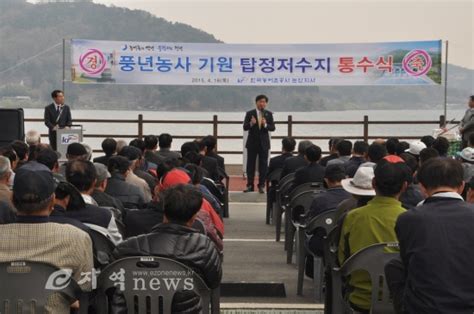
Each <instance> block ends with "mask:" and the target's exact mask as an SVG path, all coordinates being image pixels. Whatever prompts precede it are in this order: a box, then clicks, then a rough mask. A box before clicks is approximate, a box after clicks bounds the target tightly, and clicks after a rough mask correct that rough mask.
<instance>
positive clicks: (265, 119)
mask: <svg viewBox="0 0 474 314" xmlns="http://www.w3.org/2000/svg"><path fill="white" fill-rule="evenodd" d="M255 104H256V107H257V108H256V109H253V110H250V111H247V113H246V115H245V119H244V131H248V137H247V143H246V144H245V147H246V148H247V188H246V189H245V191H244V192H253V191H254V186H253V184H254V177H255V162H256V160H257V156H258V172H259V178H258V191H259V192H260V193H264V187H265V177H266V175H267V166H268V153H269V150H270V134H269V133H268V132H273V131H275V124H274V122H273V114H272V112H271V111H268V110H266V109H265V108H266V107H267V104H268V97H267V96H265V95H258V96H257V97H256V98H255Z"/></svg>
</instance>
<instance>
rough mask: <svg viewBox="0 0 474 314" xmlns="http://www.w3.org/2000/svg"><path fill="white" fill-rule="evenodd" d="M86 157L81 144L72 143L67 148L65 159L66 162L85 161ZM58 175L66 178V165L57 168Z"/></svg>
mask: <svg viewBox="0 0 474 314" xmlns="http://www.w3.org/2000/svg"><path fill="white" fill-rule="evenodd" d="M87 156H88V153H87V150H86V148H85V147H84V145H82V144H81V143H72V144H69V145H68V146H67V151H66V158H67V161H68V162H70V161H73V160H87ZM59 173H60V174H61V175H62V176H63V177H65V176H66V163H64V164H62V165H61V166H60V167H59Z"/></svg>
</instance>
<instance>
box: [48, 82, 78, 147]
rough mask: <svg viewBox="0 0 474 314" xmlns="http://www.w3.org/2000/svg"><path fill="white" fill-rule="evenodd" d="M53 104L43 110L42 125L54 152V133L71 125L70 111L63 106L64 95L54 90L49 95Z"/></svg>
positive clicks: (67, 107)
mask: <svg viewBox="0 0 474 314" xmlns="http://www.w3.org/2000/svg"><path fill="white" fill-rule="evenodd" d="M51 97H52V98H53V103H51V104H50V105H48V106H46V107H45V108H44V124H46V126H47V127H48V137H49V144H50V145H51V147H52V148H53V149H54V150H56V149H57V147H56V131H57V130H58V129H63V128H65V127H70V126H71V125H72V118H71V109H70V108H69V106H68V105H65V104H64V93H63V92H62V91H60V90H55V91H53V92H52V93H51Z"/></svg>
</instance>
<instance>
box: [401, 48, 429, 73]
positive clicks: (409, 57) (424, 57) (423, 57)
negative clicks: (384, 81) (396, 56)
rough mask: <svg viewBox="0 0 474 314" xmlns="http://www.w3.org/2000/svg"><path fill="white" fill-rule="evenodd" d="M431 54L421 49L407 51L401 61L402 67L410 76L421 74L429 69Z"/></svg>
mask: <svg viewBox="0 0 474 314" xmlns="http://www.w3.org/2000/svg"><path fill="white" fill-rule="evenodd" d="M431 65H432V61H431V56H430V55H429V54H428V52H426V51H425V50H422V49H414V50H412V51H410V52H409V53H407V54H406V55H405V57H404V58H403V61H402V66H403V69H404V70H405V72H406V73H408V74H409V75H411V76H421V75H424V74H426V73H428V72H429V70H430V69H431Z"/></svg>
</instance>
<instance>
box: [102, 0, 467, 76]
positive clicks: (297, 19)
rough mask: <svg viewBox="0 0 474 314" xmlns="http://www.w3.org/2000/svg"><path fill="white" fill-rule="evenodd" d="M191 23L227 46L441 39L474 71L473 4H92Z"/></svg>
mask: <svg viewBox="0 0 474 314" xmlns="http://www.w3.org/2000/svg"><path fill="white" fill-rule="evenodd" d="M94 2H95V3H102V4H106V5H111V4H113V5H115V6H120V7H127V8H130V9H142V10H146V11H149V12H151V13H152V14H154V15H156V16H159V17H163V18H165V19H167V20H169V21H173V22H181V23H186V24H189V25H191V26H193V27H196V28H199V29H202V30H204V31H206V32H208V33H211V34H213V35H214V36H215V37H216V38H217V39H220V40H222V41H224V42H226V43H262V44H265V43H283V44H286V43H288V44H290V43H348V42H361V43H363V42H384V41H405V40H407V41H412V40H433V39H442V40H448V41H449V50H448V52H449V54H448V56H449V63H451V64H455V65H460V66H463V67H467V68H470V69H474V0H431V1H429V0H398V1H393V0H368V1H360V0H352V1H348V0H331V1H320V0H295V1H274V0H239V1H235V0H207V1H200V0H195V1H190V0H172V1H169V0H94Z"/></svg>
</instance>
